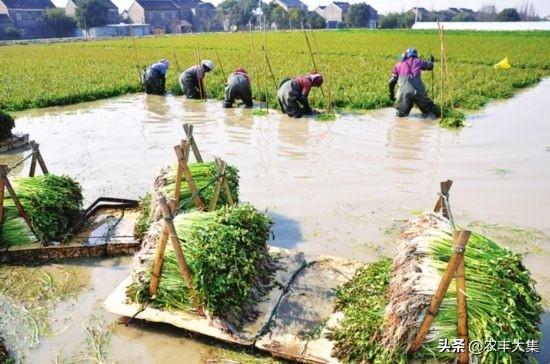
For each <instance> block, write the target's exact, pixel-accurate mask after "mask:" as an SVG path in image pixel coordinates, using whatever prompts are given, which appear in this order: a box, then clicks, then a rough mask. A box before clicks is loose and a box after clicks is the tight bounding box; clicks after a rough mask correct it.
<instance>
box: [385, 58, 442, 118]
mask: <svg viewBox="0 0 550 364" xmlns="http://www.w3.org/2000/svg"><path fill="white" fill-rule="evenodd" d="M433 68H434V58H433V56H430V57H429V58H428V61H424V60H422V59H420V58H418V52H417V50H416V49H415V48H409V49H407V50H405V52H404V53H403V56H402V60H401V61H400V62H399V63H397V64H396V65H395V66H394V67H393V71H392V74H391V77H390V81H389V91H390V100H391V101H394V102H396V103H395V108H396V109H397V116H400V117H401V116H407V115H409V113H410V112H411V109H412V107H413V104H414V105H416V106H418V108H419V109H420V111H422V114H423V116H424V117H428V118H432V119H433V118H435V117H436V109H435V105H434V103H433V101H432V100H431V99H430V98H429V97H428V95H427V94H426V89H425V88H424V83H423V82H422V78H421V77H420V74H421V73H422V71H426V70H433ZM396 84H398V85H399V90H398V91H397V100H396V97H395V85H396Z"/></svg>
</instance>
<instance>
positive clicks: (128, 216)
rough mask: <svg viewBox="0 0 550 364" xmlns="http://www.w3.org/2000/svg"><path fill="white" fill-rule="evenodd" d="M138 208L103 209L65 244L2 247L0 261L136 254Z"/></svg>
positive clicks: (22, 261)
mask: <svg viewBox="0 0 550 364" xmlns="http://www.w3.org/2000/svg"><path fill="white" fill-rule="evenodd" d="M138 216H139V214H138V210H137V209H129V210H124V212H122V211H121V210H116V209H112V210H109V209H107V210H101V211H100V212H98V213H96V214H95V215H94V216H93V217H92V218H91V219H90V220H89V221H88V222H87V224H86V225H85V226H84V227H83V228H82V229H81V230H80V231H79V232H78V234H77V235H76V236H75V237H74V238H73V239H71V240H70V241H68V242H67V243H63V244H59V243H58V244H55V243H53V244H51V245H48V246H44V245H43V244H41V243H39V242H36V243H32V244H26V245H18V246H12V247H9V248H4V249H2V250H0V262H21V263H25V262H36V261H41V260H59V259H68V258H79V257H103V256H116V255H127V254H134V253H135V252H137V251H138V250H139V248H140V245H141V243H140V242H138V241H136V240H135V239H134V225H135V223H136V221H137V219H138Z"/></svg>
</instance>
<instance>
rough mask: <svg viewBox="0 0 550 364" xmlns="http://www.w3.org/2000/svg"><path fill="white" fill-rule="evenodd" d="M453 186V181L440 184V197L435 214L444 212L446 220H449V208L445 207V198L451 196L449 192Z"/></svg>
mask: <svg viewBox="0 0 550 364" xmlns="http://www.w3.org/2000/svg"><path fill="white" fill-rule="evenodd" d="M452 185H453V181H451V180H450V179H448V180H446V181H443V182H441V183H440V184H439V188H440V196H439V198H438V199H437V203H436V204H435V207H434V212H441V211H442V215H443V216H445V217H446V218H449V211H447V206H445V204H444V203H443V196H446V197H448V196H449V191H450V190H451V186H452Z"/></svg>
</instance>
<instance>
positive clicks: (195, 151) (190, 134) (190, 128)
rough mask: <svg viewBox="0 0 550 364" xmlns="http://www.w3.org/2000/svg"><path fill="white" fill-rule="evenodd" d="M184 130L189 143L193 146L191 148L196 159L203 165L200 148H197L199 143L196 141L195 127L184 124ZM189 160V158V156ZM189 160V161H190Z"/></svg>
mask: <svg viewBox="0 0 550 364" xmlns="http://www.w3.org/2000/svg"><path fill="white" fill-rule="evenodd" d="M183 130H184V131H185V136H186V137H187V142H188V143H189V142H190V144H191V148H192V149H193V154H194V155H195V159H196V160H197V162H198V163H202V162H203V160H202V156H201V153H200V151H199V147H198V146H197V142H196V141H195V137H194V135H193V125H192V124H188V123H184V124H183ZM187 157H188V158H189V156H187ZM188 160H189V159H188Z"/></svg>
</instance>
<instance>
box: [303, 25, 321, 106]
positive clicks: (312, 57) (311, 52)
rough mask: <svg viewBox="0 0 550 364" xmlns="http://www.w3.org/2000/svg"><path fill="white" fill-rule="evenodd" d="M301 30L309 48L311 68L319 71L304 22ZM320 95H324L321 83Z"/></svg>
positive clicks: (316, 71)
mask: <svg viewBox="0 0 550 364" xmlns="http://www.w3.org/2000/svg"><path fill="white" fill-rule="evenodd" d="M302 30H303V31H304V37H306V43H307V48H308V49H309V55H310V56H311V62H312V63H313V69H314V70H315V73H319V68H318V67H317V63H316V62H315V57H314V56H313V51H312V50H311V44H310V43H309V38H308V37H307V33H306V28H304V24H303V23H302ZM320 88H321V95H323V97H325V91H324V90H323V85H321V87H320Z"/></svg>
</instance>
